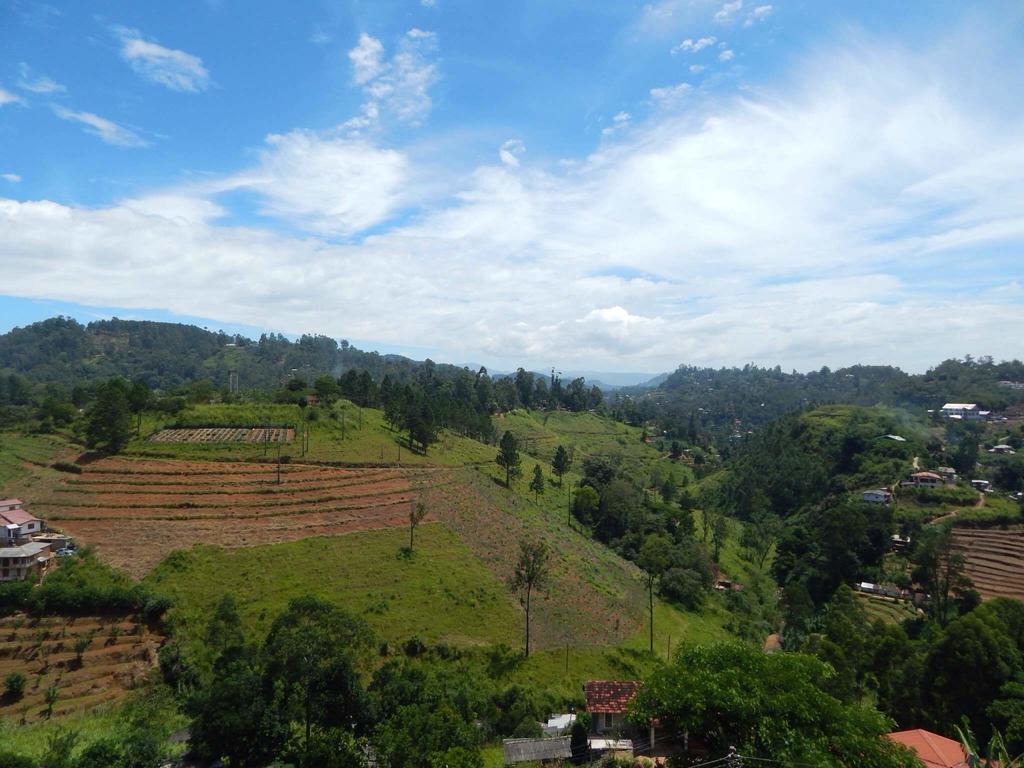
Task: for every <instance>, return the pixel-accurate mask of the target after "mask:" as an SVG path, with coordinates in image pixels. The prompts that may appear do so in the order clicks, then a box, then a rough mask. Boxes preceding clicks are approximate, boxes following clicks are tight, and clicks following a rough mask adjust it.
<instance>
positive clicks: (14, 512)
mask: <svg viewBox="0 0 1024 768" xmlns="http://www.w3.org/2000/svg"><path fill="white" fill-rule="evenodd" d="M35 519H36V518H34V517H32V515H30V514H29V513H28V512H26V511H25V510H23V509H10V510H8V511H6V512H0V520H6V521H7V522H6V523H5V525H24V524H25V523H31V522H32V521H33V520H35Z"/></svg>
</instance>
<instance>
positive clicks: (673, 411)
mask: <svg viewBox="0 0 1024 768" xmlns="http://www.w3.org/2000/svg"><path fill="white" fill-rule="evenodd" d="M1001 382H1024V363H1022V362H1021V361H1019V360H1013V361H1010V362H1001V363H996V362H994V361H993V360H992V359H991V358H987V357H983V358H979V359H973V358H971V357H967V358H966V359H964V360H946V361H945V362H942V363H940V364H939V365H937V366H935V367H934V368H932V369H930V370H929V371H927V372H926V373H924V374H908V373H905V372H904V371H901V370H900V369H899V368H894V367H892V366H867V365H856V366H852V367H849V368H840V369H838V370H835V371H833V370H830V369H829V368H822V369H821V370H819V371H811V372H810V373H798V372H796V371H793V372H792V373H785V372H783V371H782V370H781V368H779V367H778V366H776V367H775V368H760V367H757V366H752V365H748V366H745V367H743V368H720V369H712V368H695V367H691V366H681V367H680V368H678V369H677V370H676V371H675V372H674V373H672V374H670V375H669V376H668V378H667V379H666V380H665V381H664V382H663V383H662V384H661V385H659V386H658V387H656V388H653V389H644V388H639V387H637V388H632V389H626V390H621V391H620V392H619V393H617V396H618V401H617V402H616V404H615V407H616V410H617V411H618V412H619V415H620V416H622V417H623V418H628V419H630V420H636V421H641V420H643V421H657V422H658V423H659V424H661V425H664V428H665V429H667V430H668V432H669V433H670V435H671V436H672V437H682V438H690V439H693V438H694V437H695V436H696V435H697V434H698V433H700V434H710V435H713V436H714V437H715V438H716V442H719V443H722V442H724V441H725V440H726V439H727V438H729V437H730V435H733V434H735V435H736V436H737V437H739V436H740V435H741V434H743V433H745V432H746V431H747V430H749V429H753V428H756V427H758V426H761V425H763V424H767V423H769V422H771V421H774V420H775V419H777V418H779V417H780V416H782V415H784V414H786V413H792V412H795V411H800V410H803V409H805V408H807V407H811V406H814V405H819V404H826V403H845V404H850V405H879V404H882V405H889V406H894V407H903V408H909V409H912V410H914V411H924V410H925V409H928V408H940V407H941V406H942V404H943V403H945V402H950V401H957V402H976V403H979V404H981V405H982V406H983V407H985V408H988V409H991V410H996V411H998V410H1002V409H1004V408H1006V407H1007V406H1008V405H1010V404H1012V403H1017V402H1022V401H1024V391H1022V390H1021V389H1014V388H1012V387H1010V386H1007V385H1006V384H1005V383H1001Z"/></svg>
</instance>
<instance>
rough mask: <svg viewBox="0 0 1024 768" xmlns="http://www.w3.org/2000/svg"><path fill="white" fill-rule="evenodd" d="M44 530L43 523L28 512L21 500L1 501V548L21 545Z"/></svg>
mask: <svg viewBox="0 0 1024 768" xmlns="http://www.w3.org/2000/svg"><path fill="white" fill-rule="evenodd" d="M42 530H43V521H42V520H40V519H39V518H37V517H33V516H32V515H30V514H29V513H28V512H26V511H25V509H24V505H23V503H22V501H21V500H20V499H4V500H2V501H0V546H4V545H13V544H20V543H22V542H24V541H26V540H27V539H28V538H29V537H30V536H31V535H32V534H35V533H41V532H42Z"/></svg>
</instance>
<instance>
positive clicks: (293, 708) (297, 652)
mask: <svg viewBox="0 0 1024 768" xmlns="http://www.w3.org/2000/svg"><path fill="white" fill-rule="evenodd" d="M371 638H372V635H371V633H370V630H369V628H368V627H367V626H366V624H365V622H363V621H362V619H360V618H358V617H356V616H353V615H352V614H350V613H348V612H347V611H344V610H342V609H341V608H338V607H337V606H335V605H332V604H331V603H328V602H326V601H325V600H322V599H320V598H318V597H314V596H312V595H307V596H305V597H300V598H296V599H294V600H292V601H291V603H289V605H288V609H287V610H286V611H285V612H284V613H282V614H281V615H280V616H278V617H277V619H275V621H274V623H273V625H272V626H271V628H270V632H269V633H268V634H267V639H266V642H265V643H264V646H263V657H264V674H265V679H266V681H267V683H266V684H267V685H271V686H273V687H274V688H275V704H276V705H277V706H279V707H281V711H282V712H283V713H284V714H285V716H286V717H287V718H288V719H290V720H292V721H296V722H298V723H300V724H301V726H302V729H303V731H304V742H303V744H304V745H305V747H308V746H309V744H310V737H311V733H312V730H313V726H319V727H322V728H332V727H345V728H349V729H352V730H355V731H356V732H361V731H362V730H364V729H365V728H366V727H367V726H368V724H369V723H368V718H369V709H370V708H369V705H368V704H369V703H368V701H367V697H366V693H365V691H364V690H363V687H362V683H361V682H360V679H359V674H358V672H357V670H356V661H357V660H358V658H359V657H360V656H362V655H363V653H364V652H365V651H366V649H367V648H368V647H369V644H370V641H371Z"/></svg>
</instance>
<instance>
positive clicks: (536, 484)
mask: <svg viewBox="0 0 1024 768" xmlns="http://www.w3.org/2000/svg"><path fill="white" fill-rule="evenodd" d="M530 490H531V491H533V498H534V501H538V502H539V501H540V496H541V494H542V493H544V472H543V471H541V468H540V464H534V465H533V479H532V480H531V481H530Z"/></svg>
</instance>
